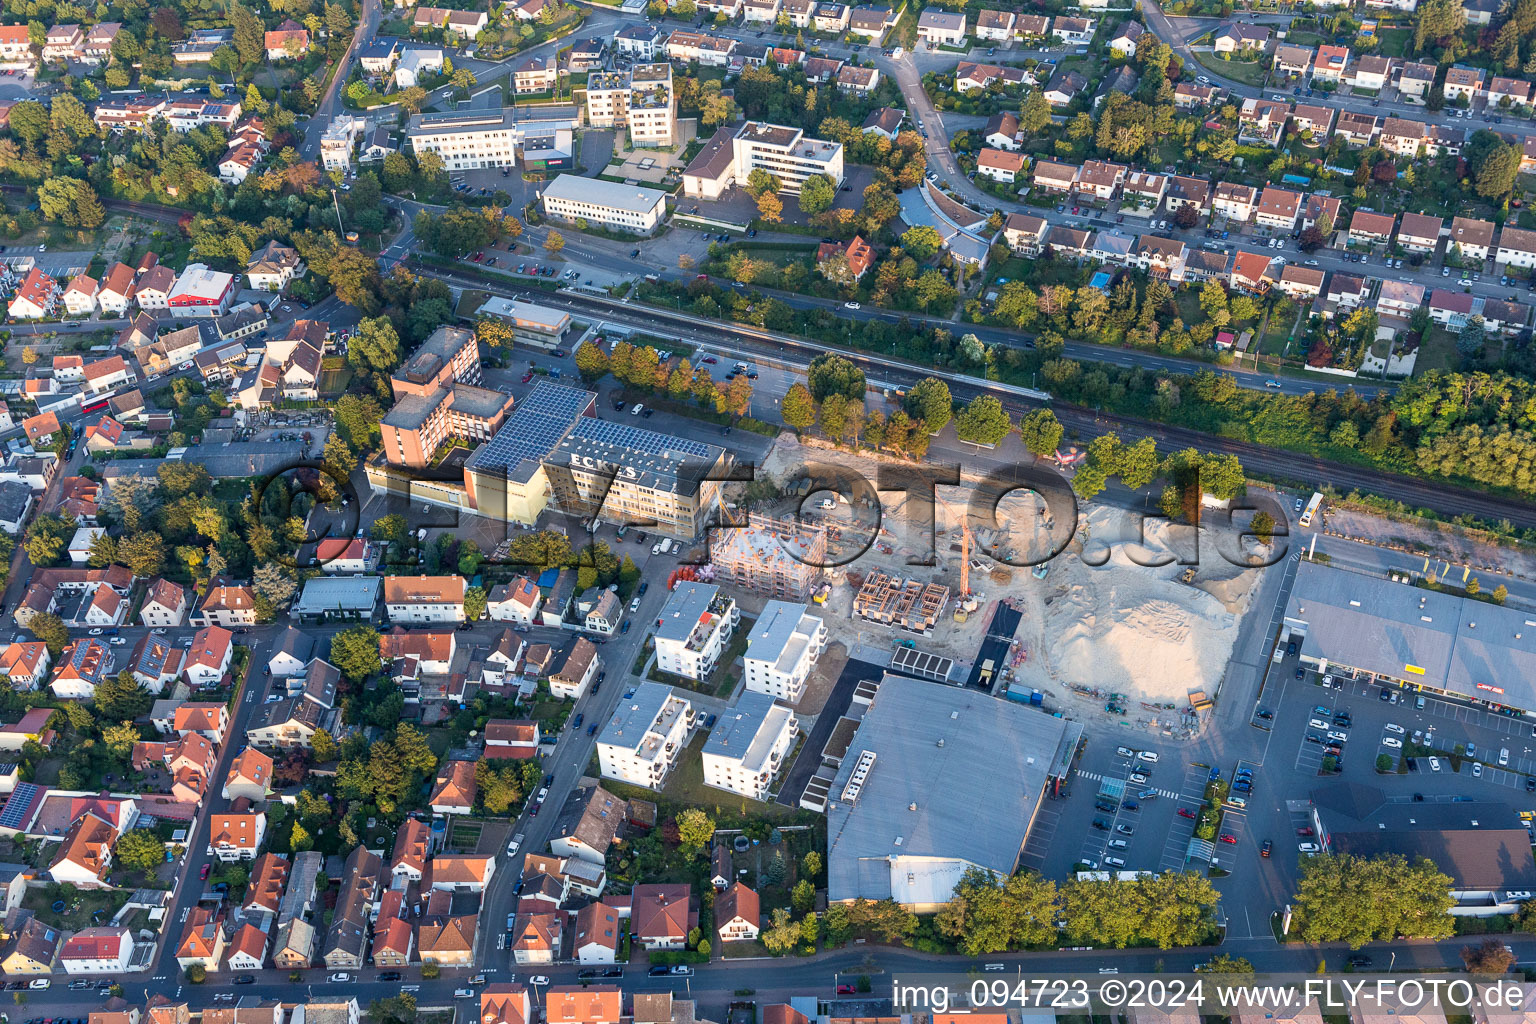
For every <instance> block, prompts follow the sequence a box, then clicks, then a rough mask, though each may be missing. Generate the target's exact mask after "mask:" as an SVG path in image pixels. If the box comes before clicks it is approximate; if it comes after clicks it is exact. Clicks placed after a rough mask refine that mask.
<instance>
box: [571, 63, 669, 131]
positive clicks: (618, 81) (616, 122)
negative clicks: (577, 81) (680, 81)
mask: <svg viewBox="0 0 1536 1024" xmlns="http://www.w3.org/2000/svg"><path fill="white" fill-rule="evenodd" d="M587 124H589V125H591V126H592V127H594V128H628V129H629V141H630V143H631V144H632V145H635V146H670V145H672V144H673V143H674V142H675V141H676V138H677V97H676V94H675V93H674V92H673V91H672V65H670V64H639V65H636V66H635V67H634V68H632V69H631V70H630V71H628V72H623V71H609V72H598V73H594V74H592V75H590V76H589V77H588V79H587Z"/></svg>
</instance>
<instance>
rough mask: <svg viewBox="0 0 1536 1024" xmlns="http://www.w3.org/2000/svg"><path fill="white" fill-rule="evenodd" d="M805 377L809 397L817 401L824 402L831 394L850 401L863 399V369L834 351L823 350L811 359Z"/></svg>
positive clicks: (860, 401)
mask: <svg viewBox="0 0 1536 1024" xmlns="http://www.w3.org/2000/svg"><path fill="white" fill-rule="evenodd" d="M805 379H806V383H807V385H808V386H809V387H810V389H811V397H812V398H814V399H816V401H818V402H823V403H824V402H826V400H827V398H828V397H829V396H831V395H842V396H843V397H844V398H846V399H847V400H848V401H850V402H859V403H862V402H863V401H864V387H865V385H864V371H863V370H861V369H859V368H858V367H857V366H855V365H854V364H853V363H851V362H849V361H848V360H847V359H845V358H843V357H842V356H840V355H838V354H836V353H835V352H823V353H822V354H821V355H819V356H817V357H816V358H815V359H812V360H811V365H810V366H809V367H807V369H806V374H805ZM823 419H825V409H823Z"/></svg>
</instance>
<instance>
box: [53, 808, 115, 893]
mask: <svg viewBox="0 0 1536 1024" xmlns="http://www.w3.org/2000/svg"><path fill="white" fill-rule="evenodd" d="M117 835H118V833H117V828H116V826H114V825H113V824H112V823H111V822H110V821H108V820H106V819H105V818H103V817H101V816H99V815H98V814H96V812H95V811H86V812H85V813H83V814H81V815H80V816H79V817H78V818H76V819H75V820H74V821H73V822H72V823H71V824H70V826H69V828H68V830H66V831H65V833H64V841H63V842H62V843H60V844H59V849H58V852H57V853H55V854H54V855H53V861H52V863H50V864H49V866H48V877H49V878H50V879H51V880H53V881H55V882H58V883H60V884H61V885H62V884H64V883H69V884H70V885H73V886H75V888H77V889H105V888H108V886H107V872H108V871H109V870H111V868H112V846H113V844H114V843H116V842H117Z"/></svg>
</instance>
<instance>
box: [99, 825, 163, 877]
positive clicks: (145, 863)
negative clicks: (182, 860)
mask: <svg viewBox="0 0 1536 1024" xmlns="http://www.w3.org/2000/svg"><path fill="white" fill-rule="evenodd" d="M112 859H113V860H115V861H116V862H117V863H119V864H121V865H122V866H123V867H125V868H127V869H128V870H130V871H153V870H154V869H155V868H157V867H159V866H160V865H161V864H162V863H164V861H165V843H163V842H162V841H161V840H160V837H159V836H157V835H155V834H154V833H153V832H151V831H150V830H149V829H146V828H136V829H134V830H133V831H131V832H124V833H123V834H122V835H121V836H119V837H118V840H117V844H116V845H115V846H113V848H112Z"/></svg>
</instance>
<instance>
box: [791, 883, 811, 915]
mask: <svg viewBox="0 0 1536 1024" xmlns="http://www.w3.org/2000/svg"><path fill="white" fill-rule="evenodd" d="M789 901H790V903H791V904H792V905H793V906H794V908H795V912H796V913H799V914H804V913H807V912H808V911H810V910H811V909H812V908H814V907H815V906H816V887H815V886H814V885H812V884H811V881H810V879H808V878H802V879H800V881H798V882H796V883H795V887H794V889H792V890H790V894H789Z"/></svg>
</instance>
